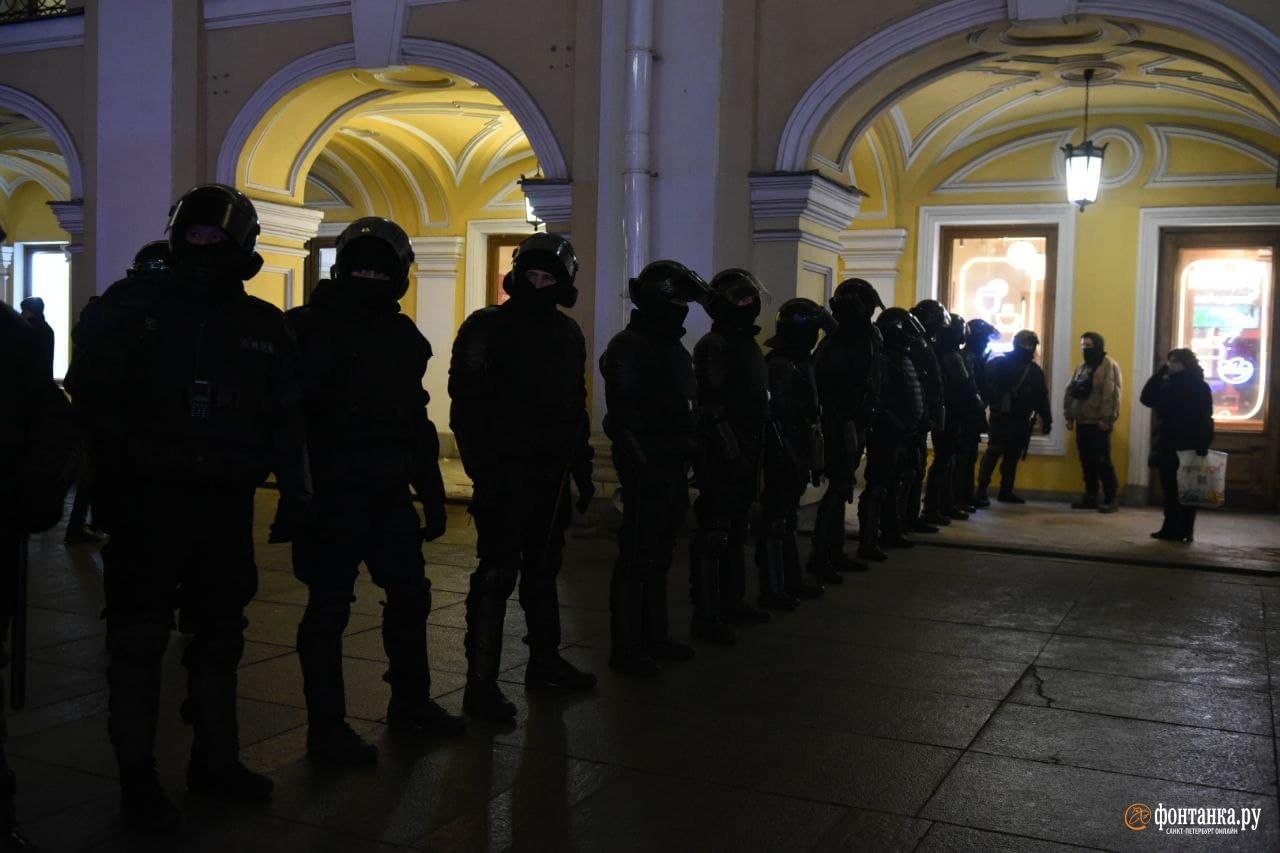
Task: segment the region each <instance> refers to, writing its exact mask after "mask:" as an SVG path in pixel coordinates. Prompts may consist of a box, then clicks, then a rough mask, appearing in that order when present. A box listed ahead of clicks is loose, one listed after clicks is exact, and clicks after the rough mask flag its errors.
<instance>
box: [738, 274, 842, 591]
mask: <svg viewBox="0 0 1280 853" xmlns="http://www.w3.org/2000/svg"><path fill="white" fill-rule="evenodd" d="M835 331H836V321H835V318H834V317H833V316H832V315H831V312H829V311H827V309H825V308H823V307H822V306H821V305H819V304H818V303H816V302H814V301H813V300H811V299H803V298H801V299H788V300H787V301H786V302H784V303H783V304H782V307H781V308H780V309H778V320H777V324H776V328H775V330H774V336H773V337H772V338H770V339H769V340H767V341H765V346H767V347H770V352H769V354H768V355H767V356H765V362H766V363H767V364H768V366H769V411H770V414H771V416H772V422H771V423H770V425H769V428H768V430H767V432H766V435H765V451H764V491H763V493H762V494H761V496H760V527H759V530H758V531H757V533H756V566H757V567H758V568H759V569H760V606H761V607H768V608H772V609H776V610H794V609H795V607H796V606H797V605H798V604H799V599H801V598H816V597H818V596H819V595H821V594H822V592H823V589H822V587H821V586H820V585H818V584H811V583H807V582H806V581H805V580H804V578H803V577H802V576H801V573H800V552H799V548H798V546H797V543H796V523H797V517H798V515H799V510H800V498H801V497H802V496H803V495H804V491H805V488H806V487H807V486H808V485H809V483H810V482H813V483H814V485H817V484H818V482H820V478H821V476H822V471H823V468H824V467H825V466H824V464H823V457H824V456H825V445H824V441H823V437H822V421H821V407H820V405H819V403H818V389H817V380H816V379H815V378H814V370H813V356H812V355H810V353H812V351H813V347H814V345H815V344H816V343H817V342H818V333H819V332H826V333H827V334H828V335H831V334H833V333H834V332H835ZM840 509H841V513H840V514H841V525H840V528H841V529H840V539H841V542H840V546H841V547H842V548H843V543H844V523H843V515H844V512H843V509H844V503H843V502H842V503H841V504H840ZM815 539H816V537H815Z"/></svg>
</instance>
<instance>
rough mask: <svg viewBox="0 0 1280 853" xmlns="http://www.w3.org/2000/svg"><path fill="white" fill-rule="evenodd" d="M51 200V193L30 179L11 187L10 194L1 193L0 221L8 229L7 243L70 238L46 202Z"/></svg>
mask: <svg viewBox="0 0 1280 853" xmlns="http://www.w3.org/2000/svg"><path fill="white" fill-rule="evenodd" d="M50 201H53V196H51V195H49V193H48V191H47V190H46V189H45V188H44V187H42V186H40V185H39V184H35V183H30V182H28V183H25V184H23V185H22V186H20V187H18V188H17V189H16V190H14V193H13V196H12V197H9V198H6V197H5V196H3V195H0V222H3V223H4V229H5V231H7V232H9V236H8V238H6V242H7V243H10V244H12V243H23V242H37V241H46V240H70V239H71V237H70V235H68V234H67V232H66V231H63V230H62V227H61V226H60V225H58V219H57V217H55V216H54V215H53V210H52V209H51V208H50V207H49V205H48V204H47V202H50Z"/></svg>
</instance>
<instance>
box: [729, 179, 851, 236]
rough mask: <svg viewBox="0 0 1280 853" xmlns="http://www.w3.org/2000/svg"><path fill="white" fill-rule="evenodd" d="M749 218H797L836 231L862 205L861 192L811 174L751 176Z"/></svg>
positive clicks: (846, 224) (841, 227) (849, 220)
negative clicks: (750, 216)
mask: <svg viewBox="0 0 1280 853" xmlns="http://www.w3.org/2000/svg"><path fill="white" fill-rule="evenodd" d="M750 185H751V215H752V217H753V218H754V219H755V220H756V221H757V222H758V221H760V220H763V219H780V218H786V219H789V218H797V219H801V220H807V221H809V222H811V223H814V224H816V225H820V226H823V227H826V228H831V229H833V230H836V231H840V230H843V229H844V228H847V227H848V226H849V223H850V222H852V221H853V218H854V217H855V216H857V215H858V207H859V205H861V203H862V196H863V195H865V193H863V192H862V191H861V190H858V189H855V188H854V187H845V186H841V185H839V184H837V183H835V182H834V181H831V180H828V179H827V178H824V177H822V176H821V175H818V174H817V173H815V172H786V173H779V174H770V175H752V176H751V178H750Z"/></svg>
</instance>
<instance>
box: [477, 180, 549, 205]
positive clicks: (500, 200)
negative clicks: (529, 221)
mask: <svg viewBox="0 0 1280 853" xmlns="http://www.w3.org/2000/svg"><path fill="white" fill-rule="evenodd" d="M513 194H514V195H516V196H517V197H516V198H512V195H513ZM480 209H481V210H488V211H492V212H494V213H510V212H511V211H513V210H520V211H523V210H524V191H523V189H522V188H521V186H520V184H519V183H517V182H516V181H512V182H511V183H509V184H507V185H505V186H504V187H502V189H500V190H498V191H497V192H496V193H494V194H493V196H492V197H491V198H490V199H489V200H488V201H486V202H485V203H484V205H482V206H481V208H480ZM535 210H536V208H535Z"/></svg>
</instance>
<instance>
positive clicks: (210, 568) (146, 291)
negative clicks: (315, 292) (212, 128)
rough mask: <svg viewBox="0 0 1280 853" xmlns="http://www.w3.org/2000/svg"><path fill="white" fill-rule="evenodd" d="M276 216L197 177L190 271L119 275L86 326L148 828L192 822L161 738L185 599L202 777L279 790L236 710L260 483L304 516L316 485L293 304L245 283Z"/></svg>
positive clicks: (130, 810)
mask: <svg viewBox="0 0 1280 853" xmlns="http://www.w3.org/2000/svg"><path fill="white" fill-rule="evenodd" d="M258 230H259V229H258V218H257V213H256V211H255V210H254V208H253V204H252V203H251V202H250V201H249V199H248V198H246V197H245V196H244V195H243V194H242V193H240V192H239V191H237V190H235V189H234V188H232V187H228V186H224V185H221V184H208V185H205V186H201V187H197V188H195V189H193V190H191V191H190V192H188V193H187V194H186V195H184V196H183V197H182V198H181V199H180V200H179V201H178V203H177V204H176V205H175V206H174V210H173V213H172V215H171V217H170V220H169V247H170V251H171V253H172V260H173V274H172V276H170V277H168V278H167V279H166V280H165V281H164V282H163V283H148V284H146V285H145V286H140V285H139V283H138V282H135V281H130V280H127V279H126V281H125V282H122V283H117V284H116V285H113V286H112V288H111V289H109V290H108V291H107V292H106V293H105V294H104V295H103V297H102V299H100V300H99V303H101V305H100V307H99V310H97V311H95V312H94V313H93V314H92V315H90V316H89V317H87V318H82V322H81V324H80V326H81V328H80V329H79V338H80V339H79V340H78V341H77V345H78V349H77V358H76V371H75V372H76V375H75V376H74V377H73V382H72V385H73V387H74V388H76V389H77V390H76V393H77V395H78V405H83V406H84V407H86V408H85V409H84V411H85V412H86V417H87V421H88V423H89V424H90V426H91V428H92V430H93V432H94V433H95V436H94V447H95V449H100V448H105V451H103V452H99V453H98V454H97V456H96V458H95V467H96V471H95V479H94V482H95V485H96V486H97V487H98V494H99V497H98V498H97V501H98V505H99V506H104V505H105V506H107V507H109V514H108V517H107V526H108V531H109V532H110V534H111V541H110V542H109V543H108V544H107V546H106V547H105V548H104V549H103V551H102V558H103V569H104V581H105V586H106V611H105V614H106V621H107V652H108V655H109V657H110V665H109V667H108V670H107V683H108V687H109V688H110V695H109V698H108V723H109V727H110V731H111V740H112V744H113V745H114V747H115V751H116V758H117V760H118V761H119V765H120V785H121V790H122V794H123V796H122V800H121V808H122V814H123V817H124V821H125V823H126V825H128V826H130V827H132V828H134V829H137V830H139V831H163V830H168V829H172V828H173V827H174V826H175V825H176V823H177V820H178V813H177V810H176V809H175V807H174V806H173V804H172V803H171V802H170V801H169V799H168V797H167V795H166V794H165V792H164V790H163V788H162V787H161V786H160V783H159V779H158V777H157V775H156V768H155V758H154V752H153V750H154V740H155V729H156V716H157V713H158V706H159V698H160V678H161V671H162V670H161V664H162V660H163V657H164V652H165V648H166V646H167V645H168V642H169V632H170V630H171V629H172V627H173V611H174V609H175V607H176V608H178V609H179V611H180V618H179V621H178V627H179V628H180V630H182V631H183V632H184V633H189V634H192V635H193V636H192V639H191V642H190V644H189V645H188V646H187V649H186V651H185V653H184V654H183V663H184V665H185V666H186V668H187V671H188V689H187V700H186V702H185V703H184V704H183V717H184V719H186V721H187V722H188V723H190V724H191V726H192V728H193V729H194V738H193V740H192V747H191V762H190V764H189V766H188V770H187V787H188V788H189V789H190V790H192V791H194V792H198V793H204V794H207V795H210V796H214V797H218V798H221V799H226V800H236V801H250V802H261V801H264V800H266V799H267V798H268V797H270V795H271V790H272V783H271V780H270V779H268V778H267V777H266V776H263V775H261V774H258V773H254V772H253V771H251V770H249V769H248V768H246V767H245V766H244V765H243V764H241V763H240V760H239V736H238V726H237V719H236V667H237V665H238V664H239V662H240V658H241V656H242V654H243V652H244V627H245V625H246V620H245V618H244V610H245V606H246V605H247V604H248V603H249V601H250V600H251V599H252V598H253V595H254V592H255V591H256V589H257V567H256V566H255V564H254V557H253V497H254V491H255V489H256V488H257V486H258V485H259V484H261V483H262V482H263V481H264V480H265V479H266V476H267V474H268V473H269V472H270V471H272V470H274V471H275V474H276V481H277V483H278V484H279V486H280V492H281V498H280V499H281V501H282V502H283V503H284V505H285V507H286V512H285V513H284V514H283V515H282V519H283V521H282V527H288V526H289V525H291V524H293V523H295V520H296V519H298V518H300V517H302V516H303V515H304V514H305V512H306V507H307V504H308V502H309V498H310V494H309V488H310V486H309V482H308V477H307V472H306V467H305V453H304V443H303V432H302V417H301V410H300V408H299V406H298V405H297V401H298V397H299V393H298V388H297V384H296V381H295V377H294V350H293V339H292V336H291V335H290V334H289V332H288V329H287V328H286V327H285V323H284V317H283V315H282V314H281V313H280V311H279V310H278V309H277V308H275V307H274V306H272V305H269V304H267V303H266V302H263V301H261V300H259V299H255V298H253V297H251V296H249V295H248V294H246V293H245V289H244V282H245V280H246V279H249V278H251V277H252V276H253V275H254V274H255V273H256V272H257V271H258V269H259V268H260V267H261V265H262V258H261V257H260V256H259V255H257V254H256V253H255V252H254V244H255V242H256V240H257V235H258ZM85 320H88V321H89V322H88V323H86V322H85ZM192 519H199V522H200V523H199V524H197V525H193V524H192V523H191V521H192Z"/></svg>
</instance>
